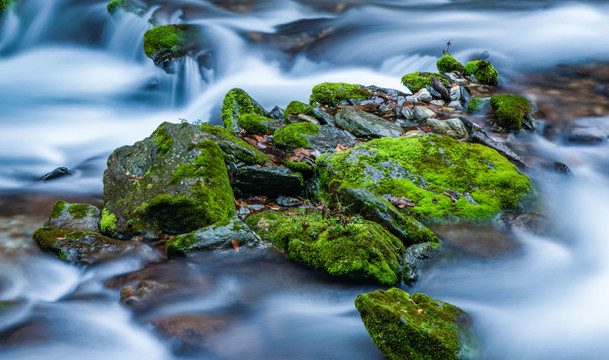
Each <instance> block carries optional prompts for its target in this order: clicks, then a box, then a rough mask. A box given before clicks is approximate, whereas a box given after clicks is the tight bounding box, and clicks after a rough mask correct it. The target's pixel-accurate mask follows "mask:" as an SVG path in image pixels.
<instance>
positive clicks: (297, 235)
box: [246, 212, 404, 285]
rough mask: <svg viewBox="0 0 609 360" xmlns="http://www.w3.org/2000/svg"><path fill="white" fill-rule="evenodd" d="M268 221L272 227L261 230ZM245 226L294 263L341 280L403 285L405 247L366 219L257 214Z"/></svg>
mask: <svg viewBox="0 0 609 360" xmlns="http://www.w3.org/2000/svg"><path fill="white" fill-rule="evenodd" d="M263 218H264V220H265V222H266V223H268V227H267V228H266V229H265V228H258V229H256V225H257V224H258V223H259V222H260V221H261V219H263ZM246 223H247V224H248V226H249V227H250V228H251V229H255V231H256V232H257V233H258V234H259V235H260V236H261V237H262V238H263V239H266V240H269V241H272V242H273V243H274V244H276V245H277V246H279V247H280V248H282V249H283V250H284V251H285V252H286V254H287V255H288V256H289V257H290V258H292V259H293V260H295V261H297V262H300V263H303V264H305V265H307V266H309V267H312V268H314V269H319V270H324V271H326V272H327V273H328V274H330V275H332V276H337V277H341V278H347V279H353V280H360V281H374V282H377V283H380V284H383V285H393V284H395V283H396V282H398V281H399V280H400V267H399V262H400V259H401V256H402V254H403V251H404V249H403V245H402V243H401V242H400V241H399V240H398V239H397V238H395V237H394V236H393V235H391V234H390V233H389V232H387V231H386V230H385V229H383V228H382V227H381V226H380V225H378V224H376V223H373V222H369V221H364V220H362V219H361V218H323V217H322V215H321V214H320V213H317V212H310V213H307V214H305V213H301V214H300V215H295V216H285V215H284V214H282V213H279V212H265V213H259V214H255V215H252V216H250V217H248V218H247V220H246Z"/></svg>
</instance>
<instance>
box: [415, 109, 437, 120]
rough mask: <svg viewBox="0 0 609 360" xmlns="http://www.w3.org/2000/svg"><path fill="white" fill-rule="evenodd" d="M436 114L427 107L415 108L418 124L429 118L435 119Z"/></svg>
mask: <svg viewBox="0 0 609 360" xmlns="http://www.w3.org/2000/svg"><path fill="white" fill-rule="evenodd" d="M435 116H436V113H435V112H434V111H433V110H431V109H429V108H427V107H425V106H415V107H414V118H415V120H416V121H418V122H423V121H425V120H427V119H429V118H432V117H435Z"/></svg>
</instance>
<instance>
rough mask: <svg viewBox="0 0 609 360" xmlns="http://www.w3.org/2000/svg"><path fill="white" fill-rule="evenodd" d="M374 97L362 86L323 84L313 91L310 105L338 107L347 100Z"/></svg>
mask: <svg viewBox="0 0 609 360" xmlns="http://www.w3.org/2000/svg"><path fill="white" fill-rule="evenodd" d="M370 96H372V93H371V92H370V91H368V90H365V89H362V87H361V85H353V84H345V83H322V84H319V85H316V86H315V87H313V89H312V90H311V96H310V97H309V103H310V104H311V105H313V104H315V103H319V104H323V105H338V104H340V103H341V102H342V101H345V100H349V99H351V100H365V99H367V98H369V97H370Z"/></svg>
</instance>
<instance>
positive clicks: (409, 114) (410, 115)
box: [400, 105, 415, 120]
mask: <svg viewBox="0 0 609 360" xmlns="http://www.w3.org/2000/svg"><path fill="white" fill-rule="evenodd" d="M400 114H401V115H402V116H403V117H404V118H405V119H406V120H414V119H415V116H414V106H412V105H406V106H403V107H402V108H401V109H400Z"/></svg>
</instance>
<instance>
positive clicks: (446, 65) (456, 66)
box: [436, 54, 465, 74]
mask: <svg viewBox="0 0 609 360" xmlns="http://www.w3.org/2000/svg"><path fill="white" fill-rule="evenodd" d="M436 67H437V68H438V71H439V72H440V73H441V74H445V73H448V72H452V71H458V72H460V73H464V72H465V66H463V64H461V63H460V62H458V61H457V60H456V59H455V58H454V57H452V55H450V54H446V55H444V56H442V57H441V58H439V59H438V61H437V62H436Z"/></svg>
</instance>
